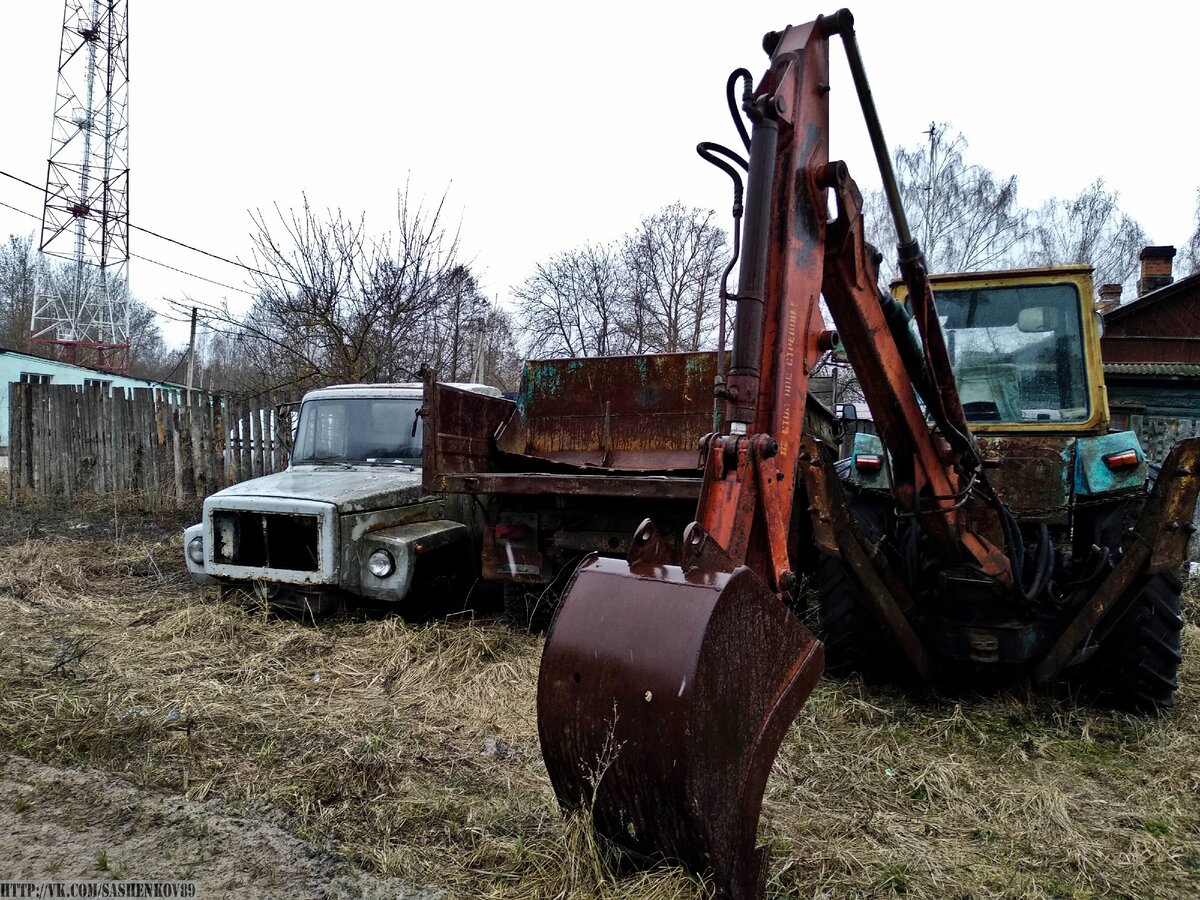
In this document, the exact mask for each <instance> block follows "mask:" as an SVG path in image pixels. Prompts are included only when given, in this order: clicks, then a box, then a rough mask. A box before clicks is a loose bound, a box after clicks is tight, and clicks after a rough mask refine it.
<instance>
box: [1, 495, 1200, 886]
mask: <svg viewBox="0 0 1200 900" xmlns="http://www.w3.org/2000/svg"><path fill="white" fill-rule="evenodd" d="M0 514H4V513H3V512H0ZM9 514H11V515H15V516H17V517H18V518H19V517H20V513H19V511H14V510H12V509H11V508H10V510H9ZM179 553H180V550H179V546H178V540H177V539H176V538H171V539H155V540H146V539H142V538H137V537H130V536H128V534H126V535H125V536H123V538H122V539H121V540H120V541H117V540H114V539H113V534H112V531H111V530H108V531H107V532H106V533H102V529H101V528H100V527H99V526H98V525H97V526H96V527H94V528H92V529H85V530H82V534H80V536H79V537H77V538H76V539H66V538H56V537H41V538H38V539H34V540H21V541H17V542H14V543H10V544H9V545H8V546H3V547H0V749H4V750H7V751H10V752H13V753H17V754H21V755H25V756H29V757H33V758H36V759H39V760H44V761H49V762H54V763H86V764H88V765H91V766H95V767H98V768H101V769H106V770H110V771H114V772H119V773H121V774H122V775H124V776H125V777H127V778H130V779H131V780H133V781H135V782H137V783H141V784H144V785H147V786H150V785H153V786H160V787H165V788H168V789H172V790H178V791H183V792H186V793H187V794H188V795H189V796H190V797H193V798H198V799H202V798H208V797H213V796H221V797H225V798H227V799H229V800H230V801H232V802H234V803H235V804H237V805H240V807H241V808H243V809H244V810H245V811H246V812H247V814H251V815H259V816H265V817H268V818H275V819H277V820H279V821H281V822H282V823H283V824H285V825H286V826H287V827H288V828H289V829H290V830H292V831H294V832H295V833H296V834H298V835H300V836H301V837H304V838H306V839H308V840H310V841H312V842H314V843H316V844H318V845H320V846H323V847H327V848H329V849H332V850H333V851H335V852H337V853H339V854H341V855H343V856H345V857H346V858H348V859H350V860H352V861H353V862H354V863H356V864H357V865H359V866H361V867H362V868H364V869H366V870H369V871H372V872H376V873H380V874H385V875H398V876H403V877H407V878H411V879H413V880H416V881H419V882H424V883H428V884H433V885H438V886H441V887H443V888H444V889H445V891H446V893H447V895H448V896H453V897H495V898H618V897H620V898H626V897H636V898H654V900H667V898H697V897H707V896H709V891H708V889H707V888H706V886H705V885H703V884H701V883H698V882H696V881H695V880H693V879H691V878H689V877H688V876H686V875H684V874H682V873H679V872H672V871H656V872H651V873H633V874H623V875H622V874H617V872H616V869H615V868H614V867H613V866H612V865H611V862H610V860H609V859H608V858H607V855H606V853H605V851H604V849H603V848H601V847H598V846H597V845H596V844H595V842H594V841H593V839H592V837H591V834H590V832H589V830H588V829H587V828H586V827H585V825H584V823H582V822H579V821H566V820H564V819H563V818H562V817H561V816H560V815H559V813H558V811H557V808H556V806H555V804H554V799H553V795H552V793H551V791H550V788H549V785H548V782H547V780H546V776H545V768H544V766H543V764H542V762H541V757H540V754H539V751H538V746H537V737H536V734H537V732H536V725H535V721H534V714H533V707H534V681H535V676H536V670H537V663H538V655H539V651H540V641H539V640H537V639H534V638H530V637H528V636H524V635H520V634H516V633H514V632H512V631H510V630H508V629H507V628H505V627H503V626H501V625H498V624H495V623H472V622H469V621H460V622H449V623H442V624H437V625H432V626H425V627H415V626H409V625H407V624H405V623H403V622H401V621H399V620H396V619H375V620H370V619H360V620H352V619H347V618H343V619H339V620H336V621H329V622H324V623H321V624H319V625H318V626H316V627H314V626H312V625H311V624H309V625H305V624H301V623H297V622H291V621H285V620H279V619H275V618H271V617H267V616H265V615H264V614H263V613H262V612H261V611H255V610H254V609H251V608H243V607H239V606H236V605H233V604H230V603H221V602H219V601H218V600H217V598H216V596H215V593H214V592H211V591H204V590H198V589H195V588H193V587H192V586H191V585H189V584H187V583H186V582H185V580H184V577H183V574H182V571H181V570H182V564H181V560H180V559H179ZM1190 610H1191V612H1192V613H1193V616H1194V614H1195V611H1196V607H1195V605H1194V601H1193V605H1192V606H1191V607H1190ZM1185 640H1186V657H1185V672H1184V675H1183V680H1184V687H1183V689H1182V690H1181V691H1180V695H1179V703H1178V711H1177V713H1176V714H1175V715H1174V716H1172V717H1171V718H1168V719H1164V720H1145V719H1137V718H1132V717H1126V716H1122V715H1116V714H1108V713H1102V712H1097V711H1089V710H1083V709H1075V708H1073V707H1071V706H1070V705H1068V704H1064V703H1061V702H1059V701H1056V700H1054V699H1051V698H1046V697H1037V696H1032V697H1028V696H1005V697H998V698H997V697H993V698H988V699H962V698H960V699H958V700H948V699H944V698H939V697H921V698H913V697H911V696H906V695H904V694H901V693H899V692H898V691H895V690H893V689H881V688H874V687H864V686H863V685H862V684H861V683H860V682H857V681H845V682H827V683H825V684H823V685H822V686H821V687H820V688H818V690H817V692H816V693H815V694H814V695H813V697H812V699H811V700H810V702H809V704H808V706H807V707H806V708H805V710H804V711H803V712H802V713H801V716H800V718H799V720H798V721H797V724H796V726H795V727H794V728H793V729H792V730H791V732H790V734H789V736H788V739H787V741H786V742H785V745H784V748H783V751H782V752H781V754H780V758H779V761H778V763H777V765H776V768H775V771H774V774H773V777H772V779H771V782H770V785H769V787H768V791H767V798H766V807H765V814H764V827H763V838H764V840H766V841H767V842H769V843H770V844H771V845H772V847H773V850H774V853H775V856H774V865H773V869H772V875H771V884H770V890H769V894H770V895H771V896H773V897H821V896H832V897H843V896H845V897H851V896H892V895H906V896H911V897H931V898H933V897H936V898H941V897H1071V898H1074V897H1092V896H1095V897H1101V896H1104V897H1108V896H1128V897H1149V896H1154V897H1190V896H1195V895H1197V894H1198V893H1200V799H1198V797H1200V762H1198V760H1200V665H1198V661H1200V630H1198V629H1197V628H1196V626H1195V625H1189V626H1188V629H1187V632H1186V635H1185Z"/></svg>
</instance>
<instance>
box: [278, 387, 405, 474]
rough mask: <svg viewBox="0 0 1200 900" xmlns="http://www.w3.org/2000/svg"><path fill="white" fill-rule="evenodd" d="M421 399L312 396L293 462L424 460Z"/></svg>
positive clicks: (302, 418)
mask: <svg viewBox="0 0 1200 900" xmlns="http://www.w3.org/2000/svg"><path fill="white" fill-rule="evenodd" d="M420 406H421V401H420V400H419V399H417V398H415V397H413V398H399V397H347V398H341V397H337V398H328V399H321V400H306V401H305V402H304V405H303V406H301V407H300V424H299V425H298V426H297V428H296V446H295V449H294V451H293V453H292V462H293V463H306V464H315V463H329V462H342V463H368V464H374V465H388V464H407V465H413V466H419V465H420V464H421V427H420V425H419V424H417V428H416V434H414V433H413V424H414V423H417V422H418V420H417V417H416V416H417V409H418V408H419V407H420Z"/></svg>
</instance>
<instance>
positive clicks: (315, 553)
mask: <svg viewBox="0 0 1200 900" xmlns="http://www.w3.org/2000/svg"><path fill="white" fill-rule="evenodd" d="M458 387H460V388H462V389H465V390H469V391H472V392H475V393H480V394H485V395H488V396H499V393H500V392H499V391H498V390H496V389H495V388H491V387H488V386H486V385H479V384H469V385H458ZM422 404H423V390H422V385H421V384H419V383H418V384H347V385H336V386H333V387H327V388H321V389H319V390H314V391H311V392H309V393H308V394H306V395H305V397H304V399H303V401H302V402H301V404H300V412H299V416H298V419H297V424H296V429H295V433H294V440H293V450H292V456H291V461H290V463H289V465H288V467H287V469H286V470H284V471H283V472H277V473H275V474H272V475H266V476H263V477H261V478H254V479H251V480H249V481H244V482H240V483H238V484H235V485H232V486H230V487H228V488H225V489H224V490H222V491H219V492H217V493H215V494H213V495H212V496H210V497H208V498H207V499H206V500H205V501H204V507H203V515H202V520H201V521H200V522H199V523H197V524H196V525H193V526H191V527H190V528H188V529H187V530H186V531H185V532H184V556H185V559H186V561H187V567H188V571H189V573H190V574H191V575H192V578H193V579H194V580H195V581H197V582H199V583H208V584H214V583H215V584H218V585H221V586H222V587H225V588H242V589H246V590H250V591H252V592H253V593H255V594H257V595H259V596H260V597H262V598H263V599H265V600H267V601H269V602H270V603H271V605H272V606H275V607H278V608H283V609H290V610H293V611H303V612H318V611H320V610H322V609H324V608H325V607H327V606H328V605H329V604H330V603H331V602H333V601H336V600H337V599H339V598H344V597H346V596H348V595H349V596H358V597H363V598H370V599H372V600H379V601H386V602H390V603H395V604H398V605H400V606H401V611H415V612H420V611H423V610H424V608H425V606H426V605H427V603H428V601H429V600H430V599H431V598H430V597H428V596H417V595H418V594H420V593H422V591H418V590H416V588H417V587H418V586H421V585H422V584H423V583H427V584H428V583H435V582H439V580H440V581H447V580H448V579H449V578H450V576H452V575H456V574H457V575H461V573H462V572H463V571H465V570H467V569H469V563H468V564H466V565H464V563H465V562H466V559H467V558H468V557H470V556H471V554H470V551H469V542H470V538H471V534H472V526H471V524H470V522H471V516H470V508H469V506H467V505H466V504H465V503H463V502H462V501H461V500H459V499H457V498H447V497H444V496H442V495H440V494H432V493H429V492H426V491H424V490H423V489H422V487H421V455H422V443H423V428H422V427H421V419H420V413H421V409H422ZM426 586H427V585H426ZM424 593H426V594H428V591H424Z"/></svg>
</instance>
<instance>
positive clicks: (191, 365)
mask: <svg viewBox="0 0 1200 900" xmlns="http://www.w3.org/2000/svg"><path fill="white" fill-rule="evenodd" d="M195 367H196V307H194V306H193V307H192V333H191V336H190V337H189V338H188V368H187V402H188V408H189V409H190V408H191V405H192V375H193V373H194V372H195Z"/></svg>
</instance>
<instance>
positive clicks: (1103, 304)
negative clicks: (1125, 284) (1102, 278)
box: [1096, 284, 1121, 313]
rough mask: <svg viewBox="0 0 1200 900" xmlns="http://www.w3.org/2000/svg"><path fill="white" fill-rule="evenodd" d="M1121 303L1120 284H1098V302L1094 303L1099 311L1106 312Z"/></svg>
mask: <svg viewBox="0 0 1200 900" xmlns="http://www.w3.org/2000/svg"><path fill="white" fill-rule="evenodd" d="M1120 305H1121V285H1119V284H1102V285H1100V302H1099V303H1098V304H1096V309H1097V310H1098V311H1099V312H1102V313H1106V312H1108V311H1109V310H1110V309H1116V308H1117V307H1118V306H1120Z"/></svg>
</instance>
